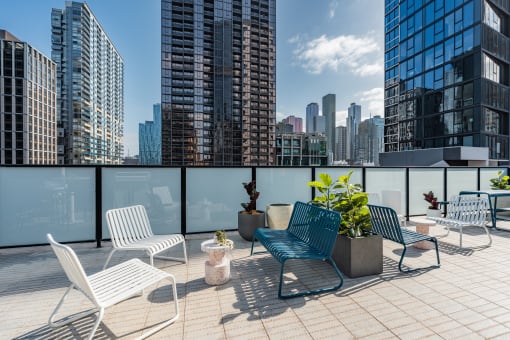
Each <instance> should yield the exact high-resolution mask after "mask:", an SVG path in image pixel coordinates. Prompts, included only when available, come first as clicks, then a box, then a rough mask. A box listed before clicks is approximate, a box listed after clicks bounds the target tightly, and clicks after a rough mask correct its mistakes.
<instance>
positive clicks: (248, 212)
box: [237, 181, 265, 241]
mask: <svg viewBox="0 0 510 340" xmlns="http://www.w3.org/2000/svg"><path fill="white" fill-rule="evenodd" d="M243 187H244V189H245V190H246V193H247V194H248V196H249V198H250V201H249V202H247V203H241V206H242V207H243V208H244V210H243V211H240V212H239V214H238V215H237V227H238V230H239V234H240V235H241V237H242V238H244V239H245V240H247V241H251V240H252V239H253V233H254V232H255V229H257V228H264V225H265V213H264V212H263V211H260V210H257V199H258V198H259V196H260V192H259V191H257V188H256V185H255V181H251V182H249V183H243Z"/></svg>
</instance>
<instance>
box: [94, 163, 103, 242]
mask: <svg viewBox="0 0 510 340" xmlns="http://www.w3.org/2000/svg"><path fill="white" fill-rule="evenodd" d="M95 169H96V202H95V203H96V206H95V208H96V246H97V248H101V240H102V239H103V189H102V188H103V177H102V167H101V166H96V167H95Z"/></svg>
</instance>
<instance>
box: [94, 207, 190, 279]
mask: <svg viewBox="0 0 510 340" xmlns="http://www.w3.org/2000/svg"><path fill="white" fill-rule="evenodd" d="M106 223H107V225H108V230H110V236H111V238H112V244H113V249H112V251H111V252H110V255H108V258H107V259H106V263H105V264H104V267H103V269H105V268H106V267H107V265H108V263H109V262H110V260H111V258H112V255H113V253H114V252H115V251H117V250H144V251H145V252H146V253H147V255H149V258H150V263H151V266H154V258H158V259H164V260H173V261H181V262H184V263H187V262H188V257H187V255H186V242H185V241H184V236H183V235H182V234H169V235H154V233H153V232H152V229H151V225H150V222H149V217H148V216H147V212H146V211H145V207H144V206H143V205H133V206H130V207H124V208H117V209H111V210H108V211H107V212H106ZM178 244H182V247H183V251H184V257H183V258H175V257H165V256H156V255H157V254H159V253H161V252H163V251H166V250H168V249H170V248H171V247H173V246H175V245H178Z"/></svg>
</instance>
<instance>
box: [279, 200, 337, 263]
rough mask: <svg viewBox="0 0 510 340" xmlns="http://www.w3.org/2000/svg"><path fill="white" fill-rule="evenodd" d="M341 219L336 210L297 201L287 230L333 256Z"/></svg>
mask: <svg viewBox="0 0 510 340" xmlns="http://www.w3.org/2000/svg"><path fill="white" fill-rule="evenodd" d="M341 219H342V218H341V216H340V214H339V213H338V212H336V211H332V210H327V209H324V208H320V207H317V206H314V205H312V204H306V203H303V202H296V203H295V204H294V209H293V210H292V215H291V217H290V221H289V227H288V228H287V231H288V232H289V233H291V234H293V235H294V236H296V237H297V238H299V239H300V240H302V241H303V242H305V243H308V244H310V245H311V246H312V247H314V248H317V249H319V250H320V251H322V252H323V253H324V254H326V255H328V256H331V253H332V252H333V247H334V245H335V241H336V235H337V234H338V229H339V227H340V221H341Z"/></svg>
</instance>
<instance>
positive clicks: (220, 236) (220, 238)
mask: <svg viewBox="0 0 510 340" xmlns="http://www.w3.org/2000/svg"><path fill="white" fill-rule="evenodd" d="M214 239H215V240H216V243H217V244H219V245H220V246H227V247H230V249H232V248H234V242H233V241H232V240H229V239H227V234H226V233H225V231H224V230H216V232H215V233H214Z"/></svg>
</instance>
